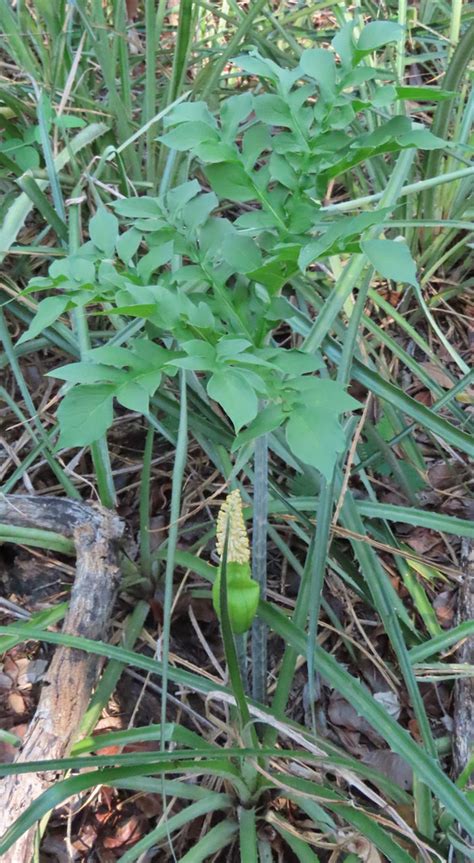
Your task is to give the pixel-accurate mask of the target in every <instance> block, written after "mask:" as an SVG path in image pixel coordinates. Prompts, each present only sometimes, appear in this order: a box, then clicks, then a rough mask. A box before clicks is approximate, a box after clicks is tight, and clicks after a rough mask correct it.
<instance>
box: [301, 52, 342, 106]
mask: <svg viewBox="0 0 474 863" xmlns="http://www.w3.org/2000/svg"><path fill="white" fill-rule="evenodd" d="M300 66H301V68H302V70H303V72H304V73H305V75H309V77H310V78H313V80H314V81H317V83H318V84H319V88H320V90H321V93H322V95H323V96H324V97H325V98H328V97H330V96H332V95H333V94H334V91H335V89H336V64H335V62H334V54H332V53H331V51H326V50H325V49H324V48H307V49H306V51H303V53H302V55H301V58H300Z"/></svg>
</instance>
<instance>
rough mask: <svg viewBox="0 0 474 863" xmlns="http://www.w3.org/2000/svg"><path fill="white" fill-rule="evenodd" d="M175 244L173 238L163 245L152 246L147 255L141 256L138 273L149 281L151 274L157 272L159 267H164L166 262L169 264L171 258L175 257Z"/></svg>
mask: <svg viewBox="0 0 474 863" xmlns="http://www.w3.org/2000/svg"><path fill="white" fill-rule="evenodd" d="M173 246H174V243H173V241H172V240H171V241H170V242H169V243H163V245H161V246H155V247H154V248H152V249H151V250H150V251H149V252H148V254H147V255H144V256H143V258H140V261H139V262H138V266H137V272H138V275H139V276H140V277H141V278H142V279H143V280H144V281H145V282H148V281H149V279H150V277H151V274H152V273H154V272H155V270H157V269H158V268H159V267H162V266H163V265H164V264H167V263H168V262H169V261H170V260H171V258H172V257H173Z"/></svg>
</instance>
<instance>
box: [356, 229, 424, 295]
mask: <svg viewBox="0 0 474 863" xmlns="http://www.w3.org/2000/svg"><path fill="white" fill-rule="evenodd" d="M361 248H362V251H363V252H365V254H366V255H367V257H368V259H369V261H370V263H371V264H373V266H374V267H375V269H376V270H377V272H378V273H380V275H381V276H383V277H384V278H385V279H392V280H393V281H394V282H405V283H406V284H407V285H413V286H414V287H415V288H416V287H417V286H418V279H417V276H416V264H415V261H414V260H413V258H412V256H411V252H410V249H409V247H408V246H407V244H406V243H405V242H404V241H400V242H398V241H397V240H364V241H363V242H362V243H361Z"/></svg>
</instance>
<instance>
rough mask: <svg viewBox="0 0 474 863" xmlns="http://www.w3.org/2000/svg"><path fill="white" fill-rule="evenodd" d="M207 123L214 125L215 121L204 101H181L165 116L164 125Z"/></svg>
mask: <svg viewBox="0 0 474 863" xmlns="http://www.w3.org/2000/svg"><path fill="white" fill-rule="evenodd" d="M190 122H193V123H194V122H198V123H207V125H208V126H212V127H215V125H216V121H215V118H214V116H213V115H212V114H211V112H210V110H209V108H208V107H207V104H206V102H181V104H180V105H176V107H175V108H173V110H172V111H171V113H170V114H168V116H167V117H165V126H175V125H176V124H177V123H190Z"/></svg>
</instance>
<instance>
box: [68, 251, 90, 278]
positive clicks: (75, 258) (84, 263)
mask: <svg viewBox="0 0 474 863" xmlns="http://www.w3.org/2000/svg"><path fill="white" fill-rule="evenodd" d="M68 262H69V272H70V273H71V276H72V278H73V279H74V281H75V282H80V283H81V284H82V285H87V284H94V282H95V264H94V262H93V261H90V260H88V259H87V258H81V256H80V255H70V256H69V258H68Z"/></svg>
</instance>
